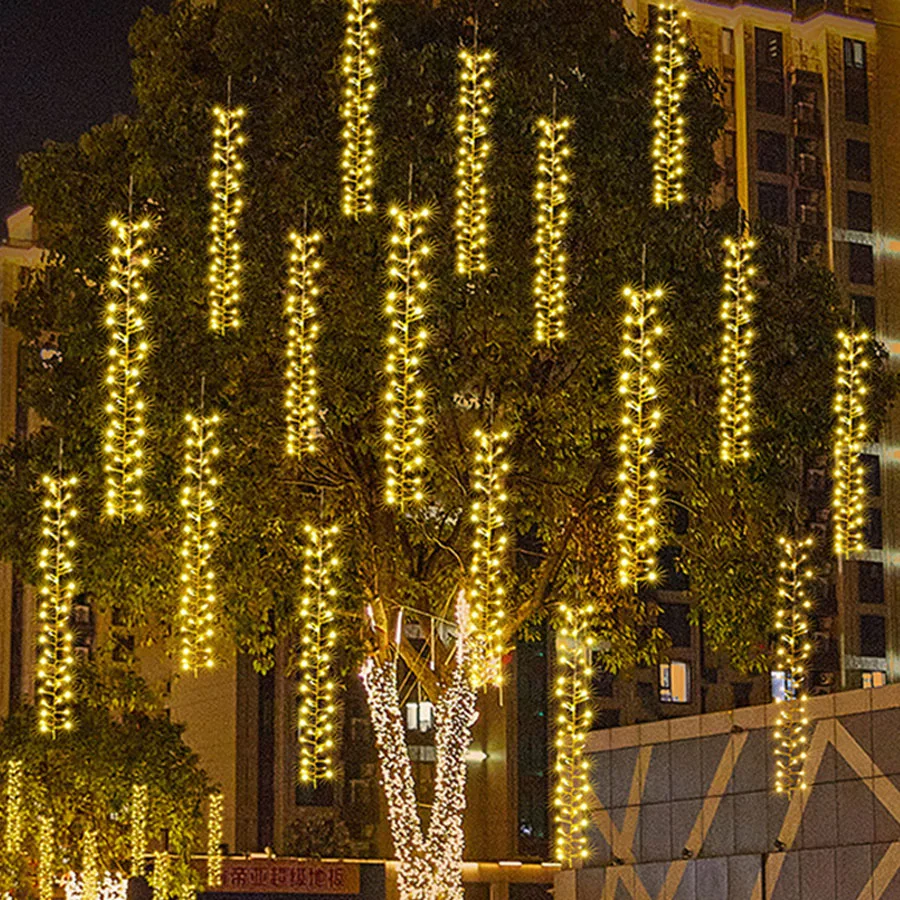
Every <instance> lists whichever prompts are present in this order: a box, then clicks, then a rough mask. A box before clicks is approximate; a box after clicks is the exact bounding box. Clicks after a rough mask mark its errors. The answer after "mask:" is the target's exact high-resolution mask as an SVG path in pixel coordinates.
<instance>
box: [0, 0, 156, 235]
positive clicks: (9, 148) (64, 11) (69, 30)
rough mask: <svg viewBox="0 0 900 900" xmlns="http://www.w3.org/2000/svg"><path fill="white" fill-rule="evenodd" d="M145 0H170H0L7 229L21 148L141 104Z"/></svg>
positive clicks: (149, 2)
mask: <svg viewBox="0 0 900 900" xmlns="http://www.w3.org/2000/svg"><path fill="white" fill-rule="evenodd" d="M145 6H150V7H152V8H154V9H157V10H162V9H165V8H167V7H168V0H0V217H2V221H3V224H2V225H0V237H5V235H6V225H5V219H6V216H7V215H8V214H9V213H10V212H12V211H13V210H14V209H15V208H16V207H17V206H18V205H20V202H21V197H20V195H19V175H18V169H17V167H16V158H17V157H18V156H19V154H20V153H24V152H26V151H28V150H39V149H40V147H41V145H42V144H43V143H44V141H46V140H55V141H71V140H74V139H75V138H77V137H78V135H79V134H81V133H82V132H84V131H86V130H87V129H88V128H89V127H90V126H91V125H96V124H98V123H100V122H105V121H107V120H108V119H110V118H111V117H112V116H113V115H115V114H116V113H128V112H133V111H134V100H133V98H132V96H131V71H130V68H129V58H130V49H129V46H128V31H129V29H130V28H131V26H132V25H133V24H134V22H135V21H136V20H137V18H138V16H139V15H140V11H141V9H143V8H144V7H145Z"/></svg>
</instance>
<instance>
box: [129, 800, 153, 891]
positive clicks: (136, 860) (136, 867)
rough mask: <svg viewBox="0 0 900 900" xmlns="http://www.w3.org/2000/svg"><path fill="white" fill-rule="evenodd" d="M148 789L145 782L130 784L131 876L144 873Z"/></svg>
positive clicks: (148, 805)
mask: <svg viewBox="0 0 900 900" xmlns="http://www.w3.org/2000/svg"><path fill="white" fill-rule="evenodd" d="M149 810H150V789H149V787H148V786H147V785H146V784H133V785H132V786H131V870H130V871H131V877H132V878H137V877H138V876H139V875H143V874H144V866H145V862H146V859H147V814H148V813H149Z"/></svg>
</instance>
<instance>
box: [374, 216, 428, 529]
mask: <svg viewBox="0 0 900 900" xmlns="http://www.w3.org/2000/svg"><path fill="white" fill-rule="evenodd" d="M389 214H390V217H391V219H392V220H393V222H394V232H393V234H392V235H391V247H390V253H389V255H388V278H389V279H390V283H391V287H390V290H389V291H388V293H387V298H386V303H385V309H384V311H385V315H386V316H387V317H388V320H389V321H390V329H389V332H388V339H387V344H388V354H387V363H386V365H385V373H386V374H387V376H388V389H387V391H386V393H385V397H384V399H385V405H386V407H387V415H386V417H385V423H384V441H385V444H386V445H387V449H386V451H385V462H386V464H387V478H386V480H385V502H386V503H387V504H388V506H397V507H399V509H400V511H401V512H405V511H406V510H407V508H408V507H409V506H411V505H413V504H418V503H421V502H422V500H423V499H424V492H423V485H422V471H423V469H424V466H425V459H424V445H425V390H424V388H423V387H422V386H421V383H420V377H419V376H420V367H421V363H422V353H423V352H424V350H425V341H426V339H427V337H428V333H427V332H426V330H425V329H424V328H423V327H421V324H420V323H421V322H422V319H423V318H424V316H425V310H424V308H423V305H422V295H423V294H424V292H425V291H426V290H427V288H428V281H427V280H426V279H425V277H424V276H423V274H422V270H421V264H422V259H423V258H424V257H426V256H428V254H429V252H430V249H429V247H428V245H427V244H426V243H425V242H424V241H423V239H422V238H423V236H424V234H425V226H424V222H425V221H427V219H428V217H429V215H430V212H429V210H428V209H425V208H422V209H419V210H416V211H415V212H412V211H411V209H409V208H404V207H402V206H394V207H392V208H391V209H390V210H389Z"/></svg>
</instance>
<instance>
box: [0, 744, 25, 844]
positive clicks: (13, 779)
mask: <svg viewBox="0 0 900 900" xmlns="http://www.w3.org/2000/svg"><path fill="white" fill-rule="evenodd" d="M24 789H25V764H24V763H23V762H22V760H21V759H11V760H10V761H9V762H8V763H7V767H6V823H5V827H4V832H3V846H4V847H5V849H6V852H7V854H9V855H10V856H14V855H16V854H18V853H21V852H22V824H23V809H22V799H23V795H24Z"/></svg>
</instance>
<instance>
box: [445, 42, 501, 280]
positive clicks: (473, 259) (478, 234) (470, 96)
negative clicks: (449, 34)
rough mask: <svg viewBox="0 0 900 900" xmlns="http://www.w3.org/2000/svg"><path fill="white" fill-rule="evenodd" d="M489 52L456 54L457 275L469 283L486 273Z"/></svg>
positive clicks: (474, 50)
mask: <svg viewBox="0 0 900 900" xmlns="http://www.w3.org/2000/svg"><path fill="white" fill-rule="evenodd" d="M493 58H494V57H493V53H492V52H491V51H490V50H481V51H479V50H478V45H477V43H476V44H475V46H474V48H473V49H472V50H468V49H466V48H463V49H462V50H460V51H459V62H460V72H459V115H458V116H457V120H456V133H457V134H458V135H459V140H460V143H459V150H458V151H457V155H458V164H457V168H456V179H457V188H456V200H457V206H456V220H455V222H454V231H455V236H456V272H457V274H458V275H462V276H465V277H466V278H471V277H472V276H473V275H475V274H483V273H484V272H486V271H487V250H486V248H487V219H488V206H487V198H488V189H487V185H486V183H485V165H486V162H487V157H488V154H489V153H490V149H491V148H490V143H489V142H488V140H487V131H488V122H489V120H490V115H491V109H490V106H489V103H488V100H489V98H490V92H491V88H492V85H491V81H490V79H489V78H488V74H487V73H488V70H489V68H490V65H491V62H492V61H493Z"/></svg>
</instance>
